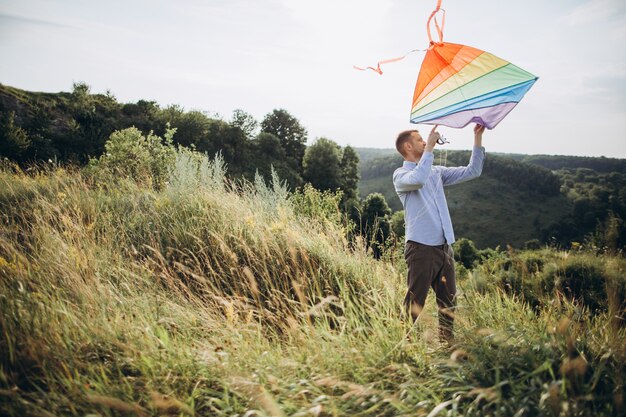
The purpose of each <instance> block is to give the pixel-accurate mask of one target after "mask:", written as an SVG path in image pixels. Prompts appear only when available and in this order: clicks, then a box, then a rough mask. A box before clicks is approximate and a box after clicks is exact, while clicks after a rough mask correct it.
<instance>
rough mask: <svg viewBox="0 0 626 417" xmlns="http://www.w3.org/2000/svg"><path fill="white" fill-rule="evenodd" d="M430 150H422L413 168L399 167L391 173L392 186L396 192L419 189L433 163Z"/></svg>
mask: <svg viewBox="0 0 626 417" xmlns="http://www.w3.org/2000/svg"><path fill="white" fill-rule="evenodd" d="M433 159H434V155H433V153H432V152H424V153H423V154H422V157H421V158H420V160H419V162H418V163H417V165H416V166H415V168H413V169H399V170H397V171H396V172H394V174H393V186H394V187H395V189H396V192H398V193H403V192H409V191H415V190H419V189H420V188H422V187H423V186H424V183H425V182H426V180H427V179H428V175H429V174H430V169H431V167H432V165H433Z"/></svg>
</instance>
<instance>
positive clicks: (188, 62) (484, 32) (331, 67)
mask: <svg viewBox="0 0 626 417" xmlns="http://www.w3.org/2000/svg"><path fill="white" fill-rule="evenodd" d="M435 6H436V0H411V1H409V0H378V1H371V0H315V1H302V0H300V1H298V0H177V1H174V0H108V1H106V2H105V1H95V0H0V57H1V59H0V83H2V84H5V85H10V86H13V87H17V88H21V89H25V90H30V91H44V92H59V91H71V89H72V84H73V83H74V82H86V83H87V84H88V85H90V86H91V91H92V92H93V93H104V92H106V91H107V90H109V91H110V92H112V93H113V94H114V95H115V97H116V98H117V99H118V101H121V102H125V103H126V102H136V101H138V100H141V99H145V100H154V101H156V102H157V103H159V105H161V106H162V107H164V106H167V105H170V104H178V105H181V106H183V107H184V108H185V109H187V110H201V111H205V112H207V113H208V114H209V115H219V116H221V117H222V118H224V119H225V120H228V119H230V117H231V114H232V111H233V110H235V109H243V110H245V111H246V112H248V113H250V114H252V115H253V116H254V117H255V118H256V119H257V120H259V121H260V120H262V119H263V117H264V116H265V115H266V114H267V113H269V112H271V111H272V110H273V109H277V108H283V109H286V110H287V111H288V112H289V113H291V114H292V115H293V116H295V117H296V118H298V119H299V120H300V122H301V124H302V125H303V126H305V127H306V128H307V129H308V132H309V139H308V144H311V143H313V142H314V140H315V139H316V138H318V137H326V138H329V139H332V140H334V141H335V142H337V143H339V144H340V145H342V146H345V145H351V146H354V147H372V148H393V147H394V142H395V137H396V136H397V134H398V132H400V131H402V130H405V129H414V128H417V129H419V130H420V132H422V133H424V132H427V131H429V130H430V128H431V127H430V126H426V125H421V126H420V125H417V126H416V125H412V124H410V123H409V113H410V107H411V101H412V97H413V90H414V87H415V82H416V79H417V74H418V71H419V68H420V65H421V61H422V59H423V56H424V52H414V53H411V54H410V55H408V56H407V57H406V58H405V59H404V60H402V61H399V62H397V63H394V64H389V65H387V66H384V67H383V72H384V74H383V75H382V76H381V75H379V74H377V73H375V72H372V71H366V72H360V71H356V70H355V69H353V65H358V66H367V65H375V64H376V62H377V61H379V60H382V59H386V58H393V57H397V56H401V55H404V54H405V53H406V52H408V51H410V50H413V49H422V50H423V49H426V48H427V46H428V37H427V32H426V21H427V19H428V16H429V15H430V12H431V11H432V10H434V8H435ZM442 7H443V8H444V9H445V10H446V23H445V28H444V41H448V42H453V43H462V44H466V45H470V46H473V47H476V48H479V49H482V50H485V51H488V52H491V53H493V54H494V55H496V56H499V57H501V58H503V59H505V60H507V61H510V62H512V63H513V64H515V65H517V66H519V67H521V68H523V69H525V70H527V71H529V72H531V73H533V74H535V75H537V76H538V77H539V80H538V81H537V82H536V83H535V85H534V86H533V88H532V89H531V90H530V91H529V92H528V93H527V94H526V96H525V97H524V99H523V100H522V101H521V102H520V104H519V105H518V106H517V107H516V108H515V109H514V110H513V111H512V112H511V113H510V114H509V115H508V116H507V117H506V118H505V119H504V120H503V121H502V122H501V123H500V124H499V125H498V126H497V127H496V128H495V129H493V130H490V131H487V132H485V134H484V140H483V144H484V145H485V147H486V148H487V151H493V152H508V153H524V154H549V155H581V156H606V157H615V158H626V134H625V133H626V1H624V0H552V1H546V0H527V1H524V2H521V1H512V0H510V1H492V0H472V1H468V0H444V1H443V2H442ZM439 131H440V132H441V133H442V134H443V135H444V136H445V137H446V138H447V139H448V140H449V141H450V142H451V143H450V144H448V145H445V146H446V147H448V149H469V148H471V146H472V140H473V139H472V138H473V134H472V128H471V125H470V126H468V127H466V128H464V129H452V128H446V127H441V128H439Z"/></svg>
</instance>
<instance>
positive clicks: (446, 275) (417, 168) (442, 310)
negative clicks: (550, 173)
mask: <svg viewBox="0 0 626 417" xmlns="http://www.w3.org/2000/svg"><path fill="white" fill-rule="evenodd" d="M436 129H437V125H435V127H433V129H432V130H431V131H430V134H429V135H428V139H427V141H424V139H423V138H422V136H421V135H420V134H419V132H418V131H417V130H406V131H404V132H401V133H400V134H399V135H398V138H397V139H396V149H397V150H398V152H400V154H401V155H402V156H403V157H404V162H403V164H402V167H400V168H398V169H396V170H395V172H394V173H393V185H394V187H395V190H396V192H397V193H398V197H400V201H402V206H403V207H404V223H405V230H406V233H405V241H406V247H405V251H404V257H405V260H406V263H407V266H408V275H407V285H408V289H407V293H406V296H405V298H404V307H405V309H406V312H407V314H410V316H411V318H412V319H413V321H415V320H417V318H418V316H419V314H420V312H421V311H422V309H423V308H424V304H425V302H426V296H427V294H428V289H429V288H430V287H432V288H433V290H434V291H435V294H436V297H437V306H438V310H439V336H440V339H441V341H442V342H446V343H448V344H450V345H451V344H452V343H453V341H454V337H453V322H454V308H455V306H456V300H455V296H456V276H455V271H454V257H453V252H452V248H451V246H450V245H452V243H454V232H453V230H452V221H451V219H450V213H449V211H448V204H447V202H446V196H445V194H444V192H443V187H444V186H447V185H453V184H458V183H461V182H464V181H468V180H471V179H473V178H477V177H479V176H480V174H481V172H482V169H483V162H484V159H485V148H484V147H483V146H482V136H483V132H484V131H485V127H484V126H482V125H479V124H477V125H476V126H475V127H474V147H473V149H472V156H471V157H470V162H469V164H468V165H467V166H464V167H450V168H449V167H443V166H433V159H434V154H433V150H434V148H435V144H436V143H437V141H438V140H441V135H440V134H439V132H437V131H436Z"/></svg>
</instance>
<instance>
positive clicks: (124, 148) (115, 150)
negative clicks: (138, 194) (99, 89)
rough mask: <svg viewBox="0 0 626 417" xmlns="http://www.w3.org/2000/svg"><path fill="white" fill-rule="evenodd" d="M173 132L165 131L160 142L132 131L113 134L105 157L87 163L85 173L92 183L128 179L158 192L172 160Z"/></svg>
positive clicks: (174, 152)
mask: <svg viewBox="0 0 626 417" xmlns="http://www.w3.org/2000/svg"><path fill="white" fill-rule="evenodd" d="M175 132H176V129H167V131H166V133H165V135H164V138H163V139H162V138H160V137H159V136H156V135H154V134H152V132H150V133H149V134H148V135H147V136H144V135H143V134H142V133H141V131H140V130H139V129H137V128H135V127H131V128H128V129H124V130H118V131H115V132H113V133H112V134H111V136H110V137H109V140H108V141H107V142H106V144H105V153H104V154H103V155H101V156H100V158H98V159H91V160H90V161H89V164H88V166H87V168H86V170H85V172H86V173H87V174H88V175H90V176H93V177H94V178H95V179H100V180H101V179H106V178H113V179H115V178H119V177H122V178H126V177H130V178H132V179H134V180H135V181H137V182H138V183H140V184H147V185H152V186H154V187H155V188H157V189H158V188H161V187H162V186H163V185H164V184H165V182H166V180H167V177H168V175H169V172H170V170H171V167H172V164H173V162H174V160H175V155H176V148H175V147H174V145H173V142H172V137H173V136H174V133H175Z"/></svg>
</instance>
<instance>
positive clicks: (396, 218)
mask: <svg viewBox="0 0 626 417" xmlns="http://www.w3.org/2000/svg"><path fill="white" fill-rule="evenodd" d="M390 222H391V231H392V232H393V233H394V234H395V235H396V237H397V238H398V239H401V238H403V237H404V234H405V233H406V231H405V230H404V210H400V211H396V212H395V213H393V215H392V216H391V220H390Z"/></svg>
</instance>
